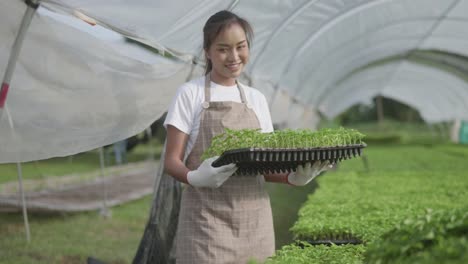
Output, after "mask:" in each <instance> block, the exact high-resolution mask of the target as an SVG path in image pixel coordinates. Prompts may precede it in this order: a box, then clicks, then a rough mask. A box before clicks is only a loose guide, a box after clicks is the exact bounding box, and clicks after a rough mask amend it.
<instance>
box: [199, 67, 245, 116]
mask: <svg viewBox="0 0 468 264" xmlns="http://www.w3.org/2000/svg"><path fill="white" fill-rule="evenodd" d="M210 84H211V79H210V74H209V73H208V74H207V75H205V101H204V102H203V108H205V109H206V108H208V107H210V102H211V90H210ZM236 84H237V89H238V90H239V93H240V97H241V102H242V103H243V104H246V105H247V107H249V108H251V107H250V105H249V104H248V103H247V99H246V97H245V93H244V87H243V85H242V84H241V83H239V82H238V81H237V80H236ZM241 86H242V87H241Z"/></svg>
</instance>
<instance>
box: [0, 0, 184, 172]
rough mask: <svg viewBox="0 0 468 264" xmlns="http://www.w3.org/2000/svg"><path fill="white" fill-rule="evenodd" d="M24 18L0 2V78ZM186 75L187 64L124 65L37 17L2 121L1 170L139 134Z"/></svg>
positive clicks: (85, 37) (96, 44) (16, 7)
mask: <svg viewBox="0 0 468 264" xmlns="http://www.w3.org/2000/svg"><path fill="white" fill-rule="evenodd" d="M24 10H25V5H24V3H22V2H20V1H9V2H8V3H5V1H2V2H0V12H1V17H2V23H1V25H2V26H1V27H0V28H1V31H0V39H2V41H1V45H2V48H1V49H0V58H1V61H2V64H1V65H0V72H4V71H5V66H6V63H5V62H6V61H7V60H8V55H9V50H10V48H11V45H12V43H13V39H14V37H15V32H16V31H17V29H18V25H19V21H20V20H21V17H22V14H23V12H24ZM189 71H190V65H188V64H180V63H175V62H172V63H170V64H169V63H166V64H157V65H149V64H144V63H142V62H139V61H136V60H134V59H130V58H128V57H126V56H123V55H120V54H118V53H116V52H115V51H114V50H113V49H112V48H110V47H109V46H107V45H106V44H105V43H104V42H103V41H100V40H98V39H96V38H94V37H92V36H91V35H89V34H87V33H83V32H81V31H78V30H76V29H74V28H72V27H70V26H67V25H65V24H61V23H57V21H55V20H52V19H51V18H50V17H47V16H39V15H37V16H35V17H34V19H33V21H32V23H31V27H30V29H29V31H28V34H27V36H26V39H25V42H24V45H23V48H22V50H21V54H20V57H19V60H18V64H17V66H16V71H15V74H14V77H13V80H12V82H11V88H10V92H9V94H8V98H7V101H6V107H5V111H4V113H3V116H2V119H1V120H0V162H1V163H7V162H16V161H29V160H36V159H44V158H48V157H52V156H65V155H69V154H73V153H77V152H81V151H87V150H90V149H93V148H96V147H99V146H102V145H106V144H111V143H113V142H115V141H118V140H121V139H123V138H126V137H129V136H131V135H134V134H136V133H139V132H141V131H143V130H144V129H145V128H147V127H148V126H149V125H150V124H151V123H152V122H153V121H154V120H156V119H157V118H159V117H160V116H161V114H162V113H163V112H164V111H165V110H166V108H167V105H168V102H169V101H170V100H171V98H172V97H173V96H174V95H175V90H176V87H177V86H179V85H180V84H182V83H183V82H184V81H185V79H186V78H187V76H188V74H189ZM10 122H11V123H10Z"/></svg>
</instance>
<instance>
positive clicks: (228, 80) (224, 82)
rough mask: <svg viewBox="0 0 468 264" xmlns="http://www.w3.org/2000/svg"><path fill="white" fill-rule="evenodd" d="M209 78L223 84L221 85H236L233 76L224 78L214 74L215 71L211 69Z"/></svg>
mask: <svg viewBox="0 0 468 264" xmlns="http://www.w3.org/2000/svg"><path fill="white" fill-rule="evenodd" d="M209 74H210V80H211V81H212V82H214V83H216V84H219V85H223V86H234V85H236V79H235V78H226V77H223V76H220V75H218V74H216V73H215V72H213V71H211V72H210V73H209Z"/></svg>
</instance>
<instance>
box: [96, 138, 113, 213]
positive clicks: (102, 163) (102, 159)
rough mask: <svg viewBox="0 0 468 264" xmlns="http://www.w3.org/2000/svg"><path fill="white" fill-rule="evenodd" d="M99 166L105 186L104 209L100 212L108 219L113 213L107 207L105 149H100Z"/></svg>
mask: <svg viewBox="0 0 468 264" xmlns="http://www.w3.org/2000/svg"><path fill="white" fill-rule="evenodd" d="M99 165H100V168H101V179H102V185H103V189H104V192H103V197H102V208H101V211H100V214H101V215H102V216H104V217H106V218H108V217H110V216H111V213H110V211H109V207H108V206H107V183H106V178H105V172H104V170H105V167H106V165H105V161H104V147H100V148H99Z"/></svg>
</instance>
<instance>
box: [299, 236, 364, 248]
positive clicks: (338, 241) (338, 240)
mask: <svg viewBox="0 0 468 264" xmlns="http://www.w3.org/2000/svg"><path fill="white" fill-rule="evenodd" d="M298 241H299V242H298V246H301V247H303V243H302V242H300V241H305V242H307V243H308V244H309V245H312V246H317V245H325V246H331V245H337V246H342V245H360V244H365V243H364V242H363V241H362V240H360V239H359V238H356V237H354V236H351V235H349V234H341V235H336V236H328V237H321V238H306V237H300V238H298Z"/></svg>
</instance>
